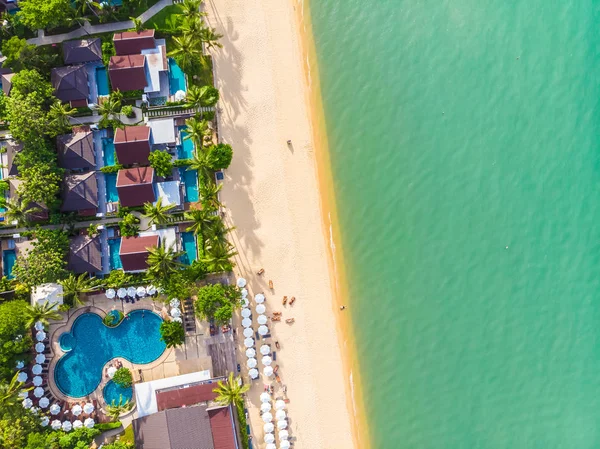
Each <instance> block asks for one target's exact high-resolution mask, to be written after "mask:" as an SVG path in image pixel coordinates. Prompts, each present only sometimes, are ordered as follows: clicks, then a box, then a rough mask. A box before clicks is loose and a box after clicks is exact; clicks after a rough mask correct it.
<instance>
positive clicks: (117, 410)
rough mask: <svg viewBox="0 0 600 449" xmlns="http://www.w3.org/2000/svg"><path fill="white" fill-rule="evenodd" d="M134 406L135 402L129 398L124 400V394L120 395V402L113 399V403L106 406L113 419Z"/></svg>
mask: <svg viewBox="0 0 600 449" xmlns="http://www.w3.org/2000/svg"><path fill="white" fill-rule="evenodd" d="M132 407H133V404H132V403H131V402H130V401H128V400H125V401H124V400H123V395H120V396H119V402H116V401H115V400H113V401H112V404H110V405H107V406H106V412H107V414H108V416H110V417H111V418H112V420H113V421H116V420H117V419H119V416H121V415H122V414H123V413H126V412H128V411H129V410H131V408H132Z"/></svg>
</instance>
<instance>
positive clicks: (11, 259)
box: [2, 249, 17, 279]
mask: <svg viewBox="0 0 600 449" xmlns="http://www.w3.org/2000/svg"><path fill="white" fill-rule="evenodd" d="M16 261H17V252H16V251H15V250H14V249H7V250H5V251H3V252H2V268H3V272H2V273H3V275H4V276H6V277H7V278H8V279H13V278H14V276H13V274H12V271H13V267H14V266H15V262H16Z"/></svg>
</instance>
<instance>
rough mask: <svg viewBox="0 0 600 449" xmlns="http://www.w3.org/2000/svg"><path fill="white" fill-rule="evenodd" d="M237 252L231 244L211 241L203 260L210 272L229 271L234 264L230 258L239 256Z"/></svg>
mask: <svg viewBox="0 0 600 449" xmlns="http://www.w3.org/2000/svg"><path fill="white" fill-rule="evenodd" d="M237 254H238V253H237V251H235V250H234V249H232V248H231V247H230V246H229V244H227V245H219V244H215V243H213V242H210V243H209V244H207V245H206V248H205V255H204V257H203V258H202V262H204V263H205V264H206V269H207V270H208V272H209V273H220V272H223V271H229V270H230V269H231V267H232V265H233V263H232V262H231V261H230V259H231V258H232V257H234V256H237Z"/></svg>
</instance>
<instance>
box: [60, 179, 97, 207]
mask: <svg viewBox="0 0 600 449" xmlns="http://www.w3.org/2000/svg"><path fill="white" fill-rule="evenodd" d="M97 207H98V183H97V180H96V172H93V171H92V172H88V173H81V174H72V175H67V176H66V177H65V180H64V191H63V205H62V207H61V210H63V211H85V210H89V209H96V208H97Z"/></svg>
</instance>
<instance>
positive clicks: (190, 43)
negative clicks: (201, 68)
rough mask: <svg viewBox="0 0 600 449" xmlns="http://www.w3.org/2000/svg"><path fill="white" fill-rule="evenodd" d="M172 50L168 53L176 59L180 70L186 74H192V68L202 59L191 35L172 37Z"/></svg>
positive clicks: (195, 41)
mask: <svg viewBox="0 0 600 449" xmlns="http://www.w3.org/2000/svg"><path fill="white" fill-rule="evenodd" d="M172 42H173V50H171V52H170V53H169V56H172V57H173V58H175V59H176V61H177V63H178V64H179V66H180V67H181V69H182V70H183V71H184V72H186V73H193V72H194V67H195V66H196V65H198V63H199V62H200V60H201V58H202V50H201V49H200V47H199V46H198V41H197V40H196V39H195V37H194V36H192V35H191V34H185V35H183V36H174V37H173V41H172Z"/></svg>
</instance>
